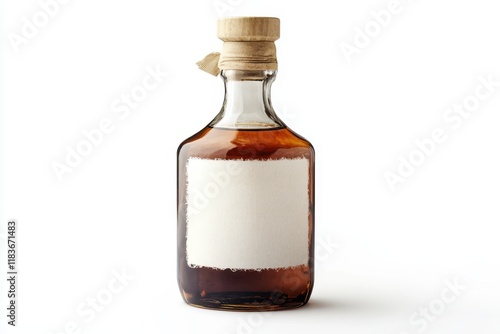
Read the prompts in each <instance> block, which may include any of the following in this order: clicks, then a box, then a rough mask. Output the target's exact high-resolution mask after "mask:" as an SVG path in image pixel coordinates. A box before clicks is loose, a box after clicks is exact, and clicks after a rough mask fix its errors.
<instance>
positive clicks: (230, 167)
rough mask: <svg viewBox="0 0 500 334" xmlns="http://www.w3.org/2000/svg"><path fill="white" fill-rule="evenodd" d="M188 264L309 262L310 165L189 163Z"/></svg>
mask: <svg viewBox="0 0 500 334" xmlns="http://www.w3.org/2000/svg"><path fill="white" fill-rule="evenodd" d="M186 238H187V240H186V253H187V262H188V265H189V266H191V267H209V268H217V269H240V270H260V269H277V268H289V267H295V266H299V265H305V264H307V263H308V260H309V161H308V160H307V159H305V158H298V159H281V160H262V161H261V160H250V161H249V160H247V161H244V160H213V159H201V158H190V159H189V160H188V162H187V231H186Z"/></svg>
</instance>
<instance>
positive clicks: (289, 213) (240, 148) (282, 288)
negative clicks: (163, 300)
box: [177, 18, 314, 311]
mask: <svg viewBox="0 0 500 334" xmlns="http://www.w3.org/2000/svg"><path fill="white" fill-rule="evenodd" d="M258 19H259V20H268V19H269V18H258ZM232 20H237V18H233V19H232ZM278 23H279V21H278ZM221 57H222V56H221ZM245 59H248V58H245ZM260 66H261V67H269V68H271V69H258V70H254V69H223V70H222V72H221V76H222V78H223V80H224V87H225V98H224V102H223V106H222V110H221V111H220V112H219V114H218V115H217V116H216V117H215V118H214V119H213V120H212V121H211V122H210V123H209V125H208V126H206V127H205V128H204V129H203V130H201V131H200V132H198V133H197V134H195V135H194V136H192V137H190V138H188V139H186V140H185V141H184V142H182V143H181V145H180V146H179V149H178V183H177V185H178V241H177V242H178V268H177V269H178V283H179V288H180V291H181V294H182V297H183V298H184V300H185V301H186V302H187V303H188V304H190V305H193V306H198V307H203V308H213V309H231V310H249V311H251V310H258V311H260V310H277V309H286V308H295V307H300V306H302V305H305V304H306V303H307V301H308V300H309V297H310V295H311V291H312V287H313V269H314V260H313V254H314V149H313V147H312V145H311V144H310V143H309V142H308V141H307V140H305V139H304V138H302V137H300V136H299V135H297V134H296V133H294V132H293V131H292V130H290V129H289V128H288V127H287V126H286V125H285V124H284V123H283V121H281V120H280V119H279V117H278V116H277V115H276V113H275V112H274V110H273V107H272V104H271V93H270V91H271V84H272V82H273V81H274V79H275V78H276V70H275V69H273V67H275V66H272V65H269V66H267V65H260ZM230 67H232V66H230ZM236 67H237V66H236Z"/></svg>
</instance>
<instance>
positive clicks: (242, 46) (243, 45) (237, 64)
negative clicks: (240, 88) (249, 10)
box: [217, 17, 280, 70]
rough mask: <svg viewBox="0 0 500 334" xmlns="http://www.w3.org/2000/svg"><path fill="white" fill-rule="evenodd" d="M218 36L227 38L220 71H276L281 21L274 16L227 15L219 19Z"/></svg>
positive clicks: (223, 48)
mask: <svg viewBox="0 0 500 334" xmlns="http://www.w3.org/2000/svg"><path fill="white" fill-rule="evenodd" d="M217 37H218V38H220V39H221V40H222V41H224V45H223V46H222V52H221V55H220V59H219V63H218V67H219V69H221V70H277V69H278V61H277V58H276V46H275V44H274V41H276V40H277V39H278V38H279V37H280V20H279V19H278V18H275V17H227V18H221V19H219V20H218V22H217Z"/></svg>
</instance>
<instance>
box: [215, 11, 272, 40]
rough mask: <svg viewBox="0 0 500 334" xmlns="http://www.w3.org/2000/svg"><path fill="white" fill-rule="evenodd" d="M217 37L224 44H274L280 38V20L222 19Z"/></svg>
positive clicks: (259, 18)
mask: <svg viewBox="0 0 500 334" xmlns="http://www.w3.org/2000/svg"><path fill="white" fill-rule="evenodd" d="M217 37H218V38H220V39H221V40H223V41H224V42H274V41H275V40H277V39H278V38H280V20H279V19H278V18H276V17H225V18H220V19H219V20H218V21H217Z"/></svg>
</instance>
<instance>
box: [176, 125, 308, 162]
mask: <svg viewBox="0 0 500 334" xmlns="http://www.w3.org/2000/svg"><path fill="white" fill-rule="evenodd" d="M178 154H179V157H181V156H186V157H187V156H198V157H203V158H222V159H225V158H231V159H260V158H262V159H266V158H271V159H279V158H291V157H307V158H313V157H314V148H313V146H312V145H311V143H310V142H309V141H308V140H306V139H305V138H303V137H302V136H300V135H298V134H297V133H295V132H294V131H292V130H290V129H289V128H287V127H282V128H273V129H258V130H255V129H252V130H244V129H238V130H235V129H222V128H211V127H206V128H204V129H203V130H201V131H200V132H198V133H196V134H195V135H193V136H191V137H189V138H188V139H186V140H184V141H183V142H182V143H181V144H180V146H179V149H178Z"/></svg>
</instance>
